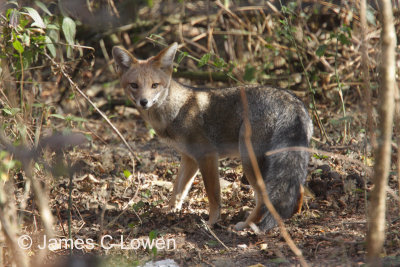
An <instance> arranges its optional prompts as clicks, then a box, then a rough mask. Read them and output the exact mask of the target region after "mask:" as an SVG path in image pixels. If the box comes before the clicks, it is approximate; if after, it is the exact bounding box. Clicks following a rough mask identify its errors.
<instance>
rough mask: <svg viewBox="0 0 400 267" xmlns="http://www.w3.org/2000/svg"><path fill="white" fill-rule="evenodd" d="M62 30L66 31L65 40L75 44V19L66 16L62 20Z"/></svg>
mask: <svg viewBox="0 0 400 267" xmlns="http://www.w3.org/2000/svg"><path fill="white" fill-rule="evenodd" d="M62 31H63V33H64V36H65V40H67V43H68V44H70V45H73V44H74V40H75V34H76V24H75V21H73V20H72V19H71V18H69V17H65V18H64V19H63V22H62Z"/></svg>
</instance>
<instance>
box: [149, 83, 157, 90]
mask: <svg viewBox="0 0 400 267" xmlns="http://www.w3.org/2000/svg"><path fill="white" fill-rule="evenodd" d="M158 85H159V83H153V84H152V85H151V88H153V89H156V88H157V87H158Z"/></svg>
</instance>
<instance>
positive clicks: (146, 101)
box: [140, 98, 149, 107]
mask: <svg viewBox="0 0 400 267" xmlns="http://www.w3.org/2000/svg"><path fill="white" fill-rule="evenodd" d="M147 103H149V101H148V100H147V99H146V98H145V99H140V105H141V106H142V107H146V105H147Z"/></svg>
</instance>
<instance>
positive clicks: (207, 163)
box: [112, 42, 313, 232]
mask: <svg viewBox="0 0 400 267" xmlns="http://www.w3.org/2000/svg"><path fill="white" fill-rule="evenodd" d="M177 49H178V44H177V43H176V42H175V43H173V44H171V45H170V46H168V47H166V48H164V49H163V50H162V51H161V52H159V53H158V54H157V55H155V56H152V57H150V58H148V59H144V60H141V59H137V58H136V57H134V56H133V55H132V54H131V53H130V52H129V51H127V50H125V49H124V48H122V47H120V46H114V47H113V48H112V55H113V59H114V63H115V69H116V73H117V74H118V76H119V81H120V85H121V87H123V89H124V92H125V94H126V97H127V98H128V99H129V100H130V101H132V103H133V104H134V105H135V106H136V108H137V110H138V111H139V113H140V116H141V117H142V118H143V119H144V120H145V121H146V122H147V123H149V124H150V125H151V126H152V127H153V129H154V130H155V132H156V134H157V136H158V137H159V138H161V140H162V141H164V142H166V143H167V144H168V145H170V146H172V147H173V148H174V149H176V150H177V151H178V152H179V153H180V156H181V162H180V166H179V169H178V173H177V177H176V179H175V181H174V184H173V190H172V196H171V198H170V200H169V203H168V207H167V208H168V210H170V211H173V212H177V211H179V210H181V208H182V204H183V202H184V199H185V198H186V196H187V195H188V192H189V190H190V188H191V186H192V183H193V181H194V179H195V177H196V175H197V173H198V171H200V173H201V176H202V179H203V182H204V186H205V190H206V194H207V198H208V205H209V219H208V221H207V224H208V225H210V226H212V225H214V224H215V223H217V222H219V221H220V220H221V192H220V191H221V190H220V181H219V172H218V165H219V160H220V159H223V158H227V157H232V158H233V157H238V158H240V159H241V164H242V167H243V172H244V175H245V177H246V178H247V180H248V182H249V184H250V185H251V186H252V188H253V190H254V195H255V208H254V209H253V210H252V211H251V213H250V214H249V215H248V217H247V219H246V220H245V221H241V222H238V223H237V224H236V225H235V226H234V229H236V230H243V229H245V228H247V227H249V226H251V225H252V224H254V225H258V227H259V229H260V230H262V231H264V232H265V231H268V230H269V229H271V228H273V227H275V226H277V222H276V220H275V219H274V217H273V216H272V214H271V213H270V212H269V210H268V209H267V208H266V206H265V205H264V203H263V198H262V191H261V188H260V187H259V186H258V184H257V180H256V176H255V172H254V170H253V167H252V164H251V161H250V155H249V151H248V149H247V147H246V144H245V138H246V135H245V130H246V129H245V124H244V111H245V110H244V107H243V103H242V98H241V93H240V91H241V90H244V91H245V94H246V98H247V103H248V110H247V113H246V114H247V115H248V120H249V122H250V125H251V131H252V135H251V137H250V140H251V143H252V145H253V148H254V154H255V156H256V159H257V163H258V166H259V168H260V170H261V173H262V178H263V181H264V183H265V185H266V188H267V192H268V195H269V198H270V200H271V203H272V204H273V205H274V207H275V209H276V210H277V212H278V213H279V215H280V216H281V218H283V219H288V218H290V217H292V215H293V214H295V213H296V212H297V211H298V210H299V207H301V202H302V196H303V195H302V194H303V184H304V183H305V180H306V177H307V167H308V161H309V154H308V152H307V151H306V149H305V150H304V151H303V150H301V151H300V150H299V149H297V150H296V151H293V150H292V151H291V150H290V149H282V148H290V147H293V146H296V147H299V146H300V147H305V148H308V146H309V142H310V139H311V136H312V134H313V125H312V120H311V118H310V116H309V114H308V111H307V108H306V106H305V105H304V103H303V102H302V101H301V100H300V99H299V98H298V97H297V96H295V95H294V94H293V93H292V92H290V91H288V90H285V89H280V88H275V87H271V86H266V85H240V86H236V87H228V88H200V87H199V88H196V87H191V86H187V85H183V84H181V83H180V82H177V81H175V80H174V79H173V78H172V74H173V68H174V58H175V54H176V52H177ZM278 149H280V150H279V153H269V154H268V155H267V152H268V151H274V150H278Z"/></svg>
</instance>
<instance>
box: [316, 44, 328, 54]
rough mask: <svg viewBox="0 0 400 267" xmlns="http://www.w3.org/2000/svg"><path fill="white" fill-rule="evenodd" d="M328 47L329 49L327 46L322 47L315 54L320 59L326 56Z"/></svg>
mask: <svg viewBox="0 0 400 267" xmlns="http://www.w3.org/2000/svg"><path fill="white" fill-rule="evenodd" d="M327 47H328V46H327V45H320V46H319V47H318V49H317V51H315V54H316V55H317V56H319V57H322V56H323V55H324V54H325V51H326V48H327Z"/></svg>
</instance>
